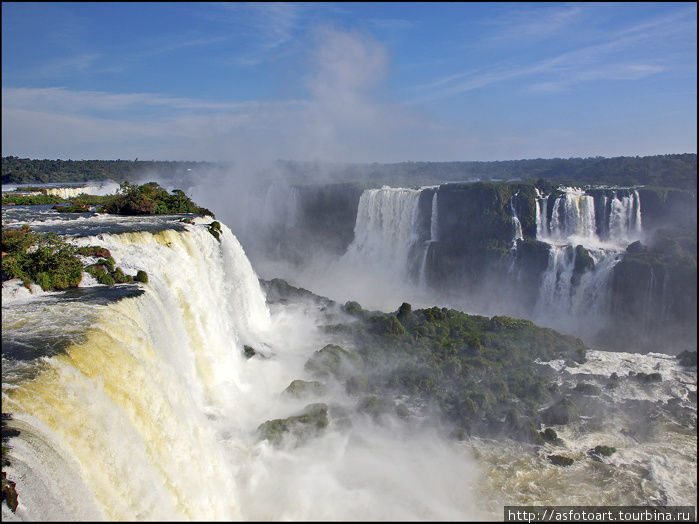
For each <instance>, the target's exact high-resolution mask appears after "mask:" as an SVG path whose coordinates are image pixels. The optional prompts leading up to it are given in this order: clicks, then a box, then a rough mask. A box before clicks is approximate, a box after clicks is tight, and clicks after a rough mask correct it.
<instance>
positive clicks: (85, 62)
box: [27, 53, 102, 78]
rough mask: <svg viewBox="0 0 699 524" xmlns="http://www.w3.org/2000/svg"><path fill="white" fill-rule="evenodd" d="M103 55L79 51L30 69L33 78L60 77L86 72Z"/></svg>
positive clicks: (29, 74) (30, 75)
mask: <svg viewBox="0 0 699 524" xmlns="http://www.w3.org/2000/svg"><path fill="white" fill-rule="evenodd" d="M101 57H102V55H101V54H100V53H79V54H76V55H73V56H69V57H66V58H59V59H55V60H51V61H50V62H47V63H45V64H43V65H42V66H40V67H38V68H35V69H34V70H32V71H30V72H29V73H28V74H27V76H29V77H32V78H59V77H63V76H68V75H74V74H76V73H84V72H86V71H87V70H88V69H90V68H91V67H92V66H94V64H95V63H96V62H97V61H98V60H99V59H100V58H101Z"/></svg>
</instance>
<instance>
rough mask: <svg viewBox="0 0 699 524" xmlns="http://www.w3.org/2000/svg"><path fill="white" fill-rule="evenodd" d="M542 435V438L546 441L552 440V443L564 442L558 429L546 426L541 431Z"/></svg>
mask: <svg viewBox="0 0 699 524" xmlns="http://www.w3.org/2000/svg"><path fill="white" fill-rule="evenodd" d="M539 435H541V438H542V439H544V441H546V442H550V443H551V444H562V443H563V441H562V440H561V439H560V438H558V433H556V430H555V429H553V428H546V429H545V430H544V431H542V432H541V433H539Z"/></svg>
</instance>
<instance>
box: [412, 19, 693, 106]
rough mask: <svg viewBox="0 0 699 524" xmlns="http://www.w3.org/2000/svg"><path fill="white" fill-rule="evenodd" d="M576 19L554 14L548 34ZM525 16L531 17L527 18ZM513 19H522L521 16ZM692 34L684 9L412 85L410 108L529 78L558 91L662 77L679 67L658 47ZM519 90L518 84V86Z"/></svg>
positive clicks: (540, 87)
mask: <svg viewBox="0 0 699 524" xmlns="http://www.w3.org/2000/svg"><path fill="white" fill-rule="evenodd" d="M692 12H693V13H695V15H694V17H693V19H692V17H690V19H689V20H687V16H688V15H689V14H691V13H692ZM577 14H578V11H577V8H568V9H567V10H565V11H561V12H556V13H554V14H553V15H552V16H550V17H549V18H551V19H552V20H557V23H554V24H553V27H552V28H549V30H548V31H549V32H553V31H554V30H555V31H559V30H560V29H562V28H563V27H564V26H566V25H567V24H568V23H571V22H572V20H574V19H575V17H576V16H577ZM530 15H531V13H529V14H527V15H526V16H527V17H528V16H530ZM508 16H509V17H512V16H515V15H508ZM517 16H520V17H521V16H522V14H521V13H520V14H519V15H517ZM525 18H526V17H525ZM544 18H546V17H544ZM549 22H550V20H549V21H546V22H545V23H544V25H547V24H549ZM499 23H503V24H504V21H503V20H502V19H501V20H500V21H499ZM542 23H543V22H542ZM518 28H519V25H515V27H514V28H513V31H512V35H511V36H512V38H515V36H517V35H519V37H524V36H526V35H524V34H523V31H524V30H523V29H521V28H519V29H518ZM527 31H528V30H527ZM691 34H693V35H694V36H693V38H694V39H696V8H689V9H683V10H679V11H675V12H673V13H671V14H669V15H665V16H661V17H656V18H654V19H650V20H645V21H643V22H639V23H637V24H635V25H633V26H629V27H626V28H622V29H620V30H618V31H616V32H614V33H610V34H607V35H606V36H605V37H604V39H602V40H601V41H595V42H593V43H588V44H587V45H583V46H580V47H578V48H576V49H573V50H570V51H566V52H564V53H560V54H558V55H554V56H552V57H550V58H546V59H543V60H539V61H536V62H534V63H530V64H518V63H515V64H513V63H512V62H510V61H507V62H500V63H495V64H493V65H492V66H486V67H482V68H478V69H474V70H471V71H464V72H457V73H452V74H450V75H447V76H444V77H442V78H438V79H436V80H434V81H432V82H428V83H424V84H420V85H416V86H413V87H412V88H411V91H413V92H417V93H421V94H417V95H415V96H414V97H413V98H412V99H411V101H410V103H411V104H418V103H422V102H429V101H434V100H439V99H443V98H447V97H451V96H454V95H458V94H461V93H466V92H468V91H472V90H475V89H480V88H483V87H486V86H489V85H493V84H499V83H503V82H506V81H513V80H520V79H521V80H525V79H529V80H528V81H529V82H530V89H531V90H533V91H560V90H563V89H567V88H570V87H572V86H574V85H577V84H581V83H585V82H592V81H609V80H638V79H641V78H645V77H647V76H650V75H654V74H661V73H667V72H669V71H672V70H679V69H681V68H682V67H683V66H681V65H678V64H673V63H669V62H668V59H667V55H665V54H659V53H658V52H657V48H658V47H659V46H660V45H662V42H664V41H666V40H667V39H668V38H682V37H683V35H685V36H686V35H691ZM527 38H528V37H527ZM596 40H598V39H596ZM660 64H662V65H660ZM519 87H521V85H518V88H519Z"/></svg>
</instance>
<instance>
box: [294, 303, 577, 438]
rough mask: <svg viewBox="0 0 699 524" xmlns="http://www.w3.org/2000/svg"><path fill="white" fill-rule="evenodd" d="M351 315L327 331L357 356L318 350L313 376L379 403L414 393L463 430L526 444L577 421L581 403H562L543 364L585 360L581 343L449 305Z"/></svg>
mask: <svg viewBox="0 0 699 524" xmlns="http://www.w3.org/2000/svg"><path fill="white" fill-rule="evenodd" d="M344 309H345V310H346V311H352V313H353V315H354V316H355V317H356V318H357V319H358V321H357V322H355V323H352V324H349V325H335V326H330V327H329V328H328V330H329V331H332V332H335V333H340V334H343V335H345V336H348V337H351V339H352V340H353V341H354V343H355V344H356V347H357V350H356V351H354V352H349V351H346V350H344V349H343V348H341V347H340V346H336V345H328V346H326V347H324V348H323V349H322V350H320V351H318V352H316V353H315V354H314V355H313V356H312V357H311V358H310V359H309V360H308V362H307V363H306V370H307V371H308V372H310V373H311V374H313V375H314V376H316V377H318V378H319V379H328V378H330V377H334V378H335V379H337V380H339V381H340V382H344V384H345V387H346V389H347V390H348V391H349V392H357V391H362V392H364V391H366V392H368V393H370V394H373V395H376V396H377V397H379V399H381V397H382V396H387V397H389V398H396V397H398V396H404V395H407V396H409V397H410V398H412V399H413V400H415V401H419V402H421V403H424V402H427V403H429V404H432V405H435V406H438V408H439V410H440V411H441V413H442V414H443V415H444V416H445V418H446V419H448V420H449V421H450V422H452V423H453V424H455V425H456V426H457V428H459V429H460V430H462V431H466V432H472V433H484V434H490V433H492V432H493V431H495V432H502V433H505V434H507V435H509V436H512V437H513V438H518V439H521V440H524V441H527V442H536V443H539V442H541V441H542V436H541V435H540V434H539V432H538V431H537V429H536V427H537V426H538V425H539V424H540V423H541V422H542V421H547V422H548V423H549V424H567V423H569V422H572V421H574V420H576V419H577V409H576V408H575V405H574V404H573V403H572V402H571V401H569V400H568V399H562V400H559V399H560V396H559V394H558V392H557V391H556V389H555V388H552V387H551V385H550V378H549V375H548V374H547V371H546V370H545V369H544V368H543V367H542V366H539V365H537V364H535V361H536V360H537V359H538V360H541V361H548V360H551V359H557V358H560V359H564V360H565V361H567V362H568V363H572V362H583V361H584V360H585V351H586V347H585V345H584V344H583V343H582V341H581V340H580V339H577V338H574V337H571V336H567V335H562V334H560V333H557V332H555V331H553V330H552V329H547V328H540V327H537V326H536V325H534V324H533V323H532V322H530V321H528V320H519V319H514V318H510V317H503V316H495V317H493V318H487V317H482V316H475V315H467V314H465V313H461V312H459V311H455V310H452V309H446V308H437V307H433V308H429V309H421V310H416V311H413V310H412V308H411V307H410V305H409V304H403V305H402V306H401V307H400V308H399V310H398V312H397V313H396V314H383V313H380V314H372V313H370V312H368V311H361V312H360V311H359V310H358V305H357V304H356V303H351V304H349V303H348V304H346V306H345V308H344ZM363 318H365V319H366V320H362V319H363ZM358 386H359V387H358ZM556 400H559V401H558V402H557V403H554V404H553V406H552V407H551V408H549V410H547V411H544V412H543V413H539V410H540V409H541V408H542V407H543V406H544V405H546V404H548V403H550V402H552V401H556ZM369 407H371V406H369ZM503 419H504V420H505V422H504V423H502V422H501V421H502V420H503Z"/></svg>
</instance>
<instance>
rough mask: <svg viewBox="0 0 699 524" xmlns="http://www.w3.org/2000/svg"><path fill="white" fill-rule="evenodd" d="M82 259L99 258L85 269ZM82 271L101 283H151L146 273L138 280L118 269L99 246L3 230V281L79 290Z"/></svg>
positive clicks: (53, 235) (25, 230) (24, 230)
mask: <svg viewBox="0 0 699 524" xmlns="http://www.w3.org/2000/svg"><path fill="white" fill-rule="evenodd" d="M81 257H99V260H98V261H97V263H95V264H90V265H88V266H86V267H84V268H83V261H82V260H81ZM83 269H84V271H85V272H86V273H88V274H90V275H92V276H93V277H95V278H96V279H97V281H98V282H99V283H100V284H105V285H110V286H111V285H114V284H115V283H118V284H120V283H125V282H133V281H134V280H137V281H139V282H148V276H147V275H146V273H145V272H144V271H139V272H138V274H137V275H136V278H135V279H134V277H132V276H130V275H125V274H124V272H123V271H122V269H121V268H119V267H116V265H115V262H114V258H112V256H111V253H110V252H109V250H108V249H105V248H102V247H99V246H83V247H78V246H75V245H73V244H71V243H70V242H66V241H65V240H63V239H62V238H60V237H59V236H58V235H57V234H56V233H54V232H49V233H36V232H34V231H32V230H31V229H30V228H29V226H24V227H22V229H3V230H2V280H3V281H5V280H8V279H11V278H19V279H22V281H23V283H24V285H25V286H29V284H30V283H32V282H36V283H37V284H38V285H39V286H41V289H43V290H44V291H56V290H62V289H67V288H70V287H76V286H78V285H79V284H80V281H81V280H82V274H83Z"/></svg>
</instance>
